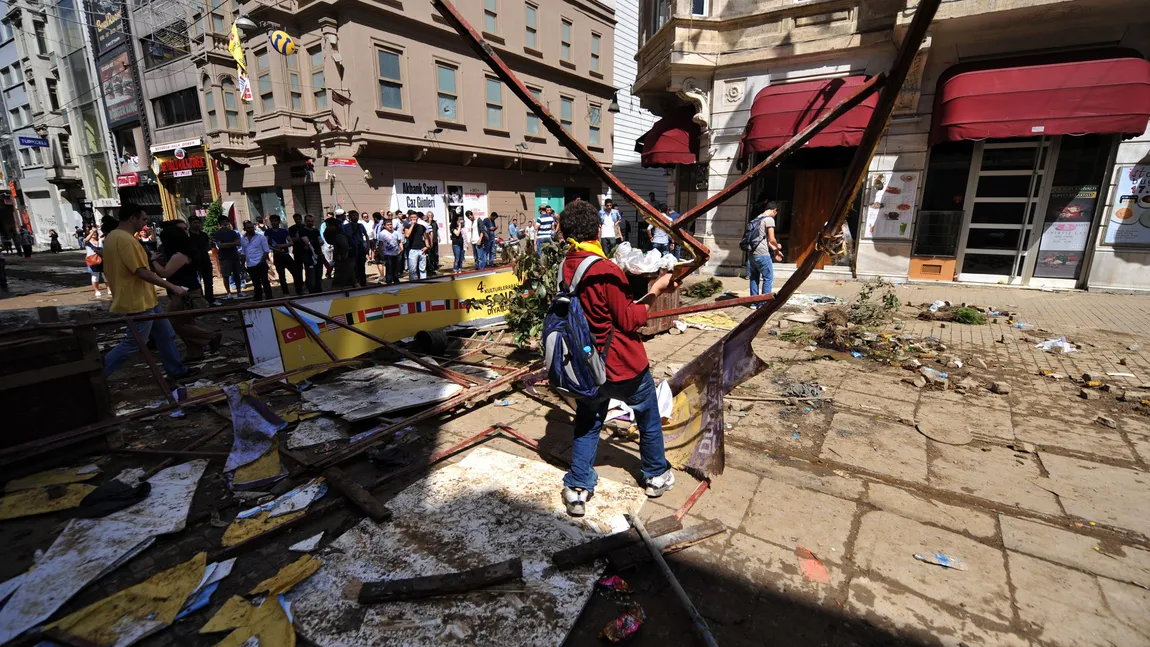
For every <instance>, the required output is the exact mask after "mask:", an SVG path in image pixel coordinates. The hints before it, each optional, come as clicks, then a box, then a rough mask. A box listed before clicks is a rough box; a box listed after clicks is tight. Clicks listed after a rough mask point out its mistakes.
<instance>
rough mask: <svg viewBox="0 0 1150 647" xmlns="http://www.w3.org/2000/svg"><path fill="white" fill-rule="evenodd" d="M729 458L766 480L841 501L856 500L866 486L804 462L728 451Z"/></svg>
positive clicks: (851, 475)
mask: <svg viewBox="0 0 1150 647" xmlns="http://www.w3.org/2000/svg"><path fill="white" fill-rule="evenodd" d="M728 459H729V460H732V462H734V463H736V464H738V465H740V466H745V467H746V468H747V469H751V470H754V471H755V472H756V473H758V474H762V475H763V476H765V477H766V478H769V479H772V480H775V481H780V482H783V483H789V484H790V485H794V486H797V487H801V488H806V489H808V490H815V491H817V492H822V493H824V494H830V495H833V496H836V497H838V498H840V499H851V500H855V501H857V500H859V499H861V498H862V496H863V488H864V487H865V483H864V482H863V480H862V479H860V478H857V477H855V476H854V475H853V474H850V473H849V472H845V471H839V470H830V469H827V468H826V467H821V466H819V465H812V464H811V463H807V462H806V461H800V460H787V459H783V458H771V457H764V456H762V455H761V454H755V455H751V454H750V453H748V452H731V454H730V455H728Z"/></svg>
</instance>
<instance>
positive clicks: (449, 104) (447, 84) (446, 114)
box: [435, 63, 459, 121]
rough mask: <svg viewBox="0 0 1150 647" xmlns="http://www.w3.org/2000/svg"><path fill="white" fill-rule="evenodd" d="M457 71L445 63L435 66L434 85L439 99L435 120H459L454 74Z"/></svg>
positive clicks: (457, 92) (457, 93)
mask: <svg viewBox="0 0 1150 647" xmlns="http://www.w3.org/2000/svg"><path fill="white" fill-rule="evenodd" d="M457 71H458V70H457V69H456V68H455V66H453V65H448V64H447V63H436V64H435V85H436V89H437V95H438V99H439V113H438V114H437V115H436V118H437V119H444V120H447V121H455V120H457V119H458V118H459V114H458V107H459V106H458V104H459V91H458V90H457V89H456V85H455V73H456V72H457Z"/></svg>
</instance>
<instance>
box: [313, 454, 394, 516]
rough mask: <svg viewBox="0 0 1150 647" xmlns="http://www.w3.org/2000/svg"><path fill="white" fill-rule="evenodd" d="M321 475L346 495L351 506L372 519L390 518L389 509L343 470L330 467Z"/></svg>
mask: <svg viewBox="0 0 1150 647" xmlns="http://www.w3.org/2000/svg"><path fill="white" fill-rule="evenodd" d="M323 477H324V478H325V479H327V482H328V483H331V485H332V487H334V488H335V489H337V490H339V492H340V494H342V495H344V496H345V497H347V500H348V501H350V502H351V504H352V505H353V506H355V507H356V508H359V510H360V511H361V512H363V513H364V514H366V515H367V516H368V517H371V520H372V521H378V522H383V521H387V520H389V519H391V510H388V509H387V507H386V506H384V505H383V504H382V503H380V502H379V500H378V499H376V498H375V497H374V496H372V494H371V492H368V491H367V488H365V487H363V486H362V485H360V484H359V483H356V482H355V481H353V480H352V479H351V478H350V477H349V476H348V475H347V474H344V473H343V470H341V469H339V468H338V467H332V468H329V469H327V470H325V471H324V473H323Z"/></svg>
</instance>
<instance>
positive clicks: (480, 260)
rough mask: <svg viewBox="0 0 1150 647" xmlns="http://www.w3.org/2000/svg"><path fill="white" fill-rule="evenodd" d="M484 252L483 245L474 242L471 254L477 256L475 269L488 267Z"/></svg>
mask: <svg viewBox="0 0 1150 647" xmlns="http://www.w3.org/2000/svg"><path fill="white" fill-rule="evenodd" d="M483 252H484V249H483V248H482V247H480V246H479V245H477V244H475V243H472V245H471V255H472V256H474V257H475V269H477V270H481V269H483V268H485V267H487V263H485V262H484V260H485V259H484V256H485V254H484V253H483Z"/></svg>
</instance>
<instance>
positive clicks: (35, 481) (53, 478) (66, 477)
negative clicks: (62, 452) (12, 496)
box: [4, 463, 100, 492]
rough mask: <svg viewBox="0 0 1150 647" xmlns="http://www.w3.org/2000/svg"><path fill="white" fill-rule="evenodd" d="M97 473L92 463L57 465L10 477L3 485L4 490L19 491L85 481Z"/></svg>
mask: <svg viewBox="0 0 1150 647" xmlns="http://www.w3.org/2000/svg"><path fill="white" fill-rule="evenodd" d="M99 473H100V468H99V467H97V466H96V465H95V464H94V463H93V464H90V465H84V466H82V467H58V468H56V469H52V470H46V471H43V472H37V473H35V474H32V475H30V476H25V477H23V478H18V479H12V480H11V481H8V483H6V484H5V485H4V491H5V492H19V491H20V490H35V489H38V488H43V487H46V486H49V485H63V484H65V483H78V482H80V481H87V480H89V479H91V478H92V477H94V476H96V475H97V474H99Z"/></svg>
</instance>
